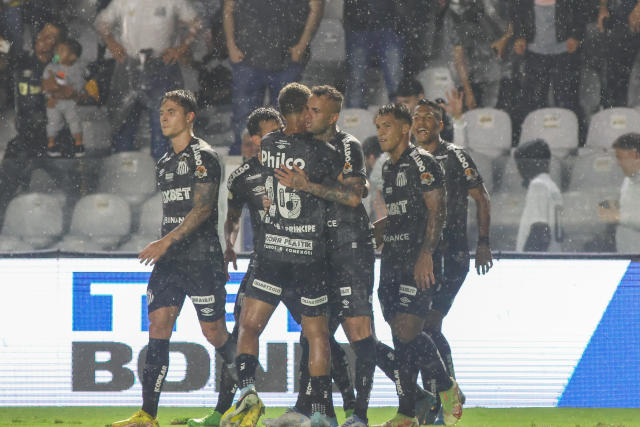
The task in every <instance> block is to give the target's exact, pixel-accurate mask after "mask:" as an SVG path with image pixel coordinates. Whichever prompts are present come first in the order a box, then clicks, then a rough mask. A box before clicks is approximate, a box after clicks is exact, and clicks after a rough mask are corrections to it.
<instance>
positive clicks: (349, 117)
mask: <svg viewBox="0 0 640 427" xmlns="http://www.w3.org/2000/svg"><path fill="white" fill-rule="evenodd" d="M373 117H374V113H372V112H371V111H368V110H364V109H362V108H345V109H344V110H342V112H341V113H340V118H339V119H338V128H339V129H340V130H342V131H344V132H347V133H350V134H351V135H353V136H355V137H356V138H358V140H359V141H360V142H362V141H364V140H365V139H367V138H368V137H370V136H375V135H377V133H378V132H377V130H376V126H375V125H374V124H373Z"/></svg>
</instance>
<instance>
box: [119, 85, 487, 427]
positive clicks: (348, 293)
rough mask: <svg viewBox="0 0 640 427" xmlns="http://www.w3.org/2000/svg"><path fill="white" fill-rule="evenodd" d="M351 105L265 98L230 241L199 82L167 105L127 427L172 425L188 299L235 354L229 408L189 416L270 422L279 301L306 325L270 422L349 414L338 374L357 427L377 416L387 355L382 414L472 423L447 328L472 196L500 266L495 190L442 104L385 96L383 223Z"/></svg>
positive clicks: (391, 425) (464, 267) (239, 183)
mask: <svg viewBox="0 0 640 427" xmlns="http://www.w3.org/2000/svg"><path fill="white" fill-rule="evenodd" d="M342 101H343V97H342V95H341V93H340V92H339V91H337V90H336V89H335V88H333V87H331V86H315V87H313V88H311V89H309V88H308V87H306V86H304V85H302V84H299V83H291V84H289V85H287V86H285V87H284V88H283V89H282V90H281V92H280V93H279V96H278V106H279V110H280V111H277V110H275V109H273V108H258V109H257V110H255V111H254V112H253V113H252V114H251V115H250V116H249V118H248V122H247V129H248V131H249V135H250V140H251V142H252V143H253V144H255V145H256V146H257V147H259V149H258V150H257V151H258V155H257V156H256V157H253V158H250V159H248V160H246V161H245V162H244V163H243V164H242V165H241V166H240V167H239V168H237V169H236V170H235V171H233V172H232V173H231V175H230V176H229V178H228V181H227V186H228V189H229V196H228V211H227V218H226V221H225V224H224V237H225V243H226V250H225V251H224V252H223V251H222V248H221V245H220V242H219V238H218V234H217V219H218V218H217V216H218V215H217V200H218V190H219V185H220V183H221V182H222V173H221V171H222V168H221V164H220V160H219V158H218V156H217V154H216V153H215V151H214V150H213V149H212V148H211V147H210V146H209V145H208V144H207V143H206V142H204V141H202V140H201V139H198V138H196V137H194V135H193V121H194V119H195V109H196V102H195V98H194V96H193V94H192V93H190V92H189V91H184V90H178V91H172V92H168V93H167V94H165V96H164V98H163V100H162V104H161V108H160V116H161V124H162V131H163V133H164V135H165V136H166V137H167V138H168V139H169V140H170V141H171V146H170V147H169V149H168V151H167V153H166V154H165V156H164V157H162V158H161V159H160V160H159V161H158V164H157V167H156V171H157V180H158V187H159V189H160V191H161V192H162V201H163V221H162V236H163V237H162V238H161V239H160V240H157V241H154V242H152V243H150V244H149V245H148V246H147V247H145V248H144V249H143V250H142V251H141V252H140V254H139V258H140V261H141V262H144V263H147V264H149V263H151V264H154V268H153V272H152V274H151V277H150V279H149V285H148V288H147V301H148V304H149V345H148V350H147V355H146V360H145V366H144V370H143V377H142V379H141V382H142V388H143V392H142V395H143V404H142V408H141V410H139V411H138V412H136V413H135V414H134V415H133V416H132V417H130V418H128V419H126V420H123V421H118V422H116V423H114V424H113V426H114V427H123V426H157V425H158V422H157V418H156V415H157V410H158V401H159V397H160V392H161V389H162V384H163V382H164V379H165V377H166V374H167V371H168V364H169V339H170V337H171V332H172V330H173V326H174V323H175V321H176V318H177V316H178V314H179V312H180V309H181V307H182V304H183V302H184V299H185V296H189V297H190V298H191V301H192V303H193V304H194V306H195V308H196V312H197V315H198V319H199V321H200V325H201V328H202V332H203V334H204V336H205V337H206V339H207V340H208V341H209V342H210V343H211V344H212V345H213V346H214V347H215V349H216V352H217V353H218V354H219V355H220V356H221V358H222V360H223V361H224V365H225V366H224V367H223V369H222V375H221V381H220V387H219V396H218V402H217V406H216V408H215V410H213V411H210V412H209V414H208V415H207V416H205V417H204V418H200V419H189V420H188V421H187V423H188V425H189V426H223V427H224V426H230V427H236V426H241V427H255V426H256V425H257V424H258V420H259V418H260V417H261V415H262V414H263V413H264V405H263V403H262V401H261V399H260V397H259V395H258V391H259V390H256V386H255V378H256V369H257V367H258V348H259V345H258V343H259V337H260V334H261V332H262V331H263V330H264V328H265V327H266V325H267V323H268V321H269V318H270V317H271V315H272V314H273V312H274V310H275V309H276V307H277V305H278V304H279V303H280V302H281V301H282V302H283V303H284V304H285V305H286V306H287V308H288V309H289V311H290V312H291V314H292V315H293V317H294V318H295V319H296V321H298V322H299V323H300V324H301V325H302V333H301V337H300V342H301V347H302V350H303V354H302V358H301V362H300V366H299V375H298V381H299V394H298V400H297V402H296V404H295V406H294V407H293V408H290V409H289V410H287V412H286V413H285V414H283V415H282V416H280V417H278V418H275V419H265V420H263V424H264V425H267V426H271V427H280V426H282V427H284V426H289V425H291V426H313V427H325V426H326V427H329V426H338V423H337V419H336V414H335V411H334V407H333V401H332V392H331V385H332V378H333V380H334V381H335V383H336V385H338V387H339V389H340V391H341V392H342V395H343V402H344V405H343V406H344V409H345V418H346V421H345V422H344V424H343V426H348V427H362V426H368V425H369V424H368V417H367V409H368V403H369V396H370V393H371V389H372V386H373V376H374V371H375V367H376V366H378V367H380V368H381V369H382V371H383V372H384V373H385V374H386V375H387V376H388V377H389V378H390V379H391V380H392V381H393V382H394V383H395V385H396V391H397V394H398V400H399V405H398V412H397V414H396V416H395V417H393V418H392V419H391V420H389V421H387V422H385V423H384V424H381V425H382V426H385V427H414V426H415V427H417V426H419V425H424V424H434V423H435V422H436V417H437V416H438V414H439V413H440V416H441V418H442V422H443V423H444V424H446V425H452V424H455V423H456V422H457V421H458V420H459V419H460V417H461V416H462V405H463V403H464V395H463V394H462V392H461V391H460V389H459V388H458V385H457V383H456V381H455V374H454V369H453V364H452V359H451V349H450V348H449V344H448V343H447V340H446V338H445V337H444V335H443V334H442V332H441V324H442V319H443V317H444V316H445V315H446V314H447V312H448V311H449V308H450V307H451V304H452V303H453V299H454V298H455V295H456V293H457V292H458V290H459V288H460V286H461V285H462V282H463V281H464V278H465V276H466V274H467V272H468V269H469V250H468V244H467V234H466V221H467V196H468V195H470V196H471V197H472V198H473V199H474V200H475V201H476V204H477V207H478V225H479V227H478V228H479V236H480V237H479V239H478V248H477V250H476V269H477V270H478V272H479V273H482V274H484V273H485V272H487V271H488V270H489V268H491V266H492V260H491V251H490V249H489V239H488V235H489V216H490V215H489V197H488V194H487V192H486V190H485V188H484V185H483V183H482V178H481V176H480V174H479V173H478V171H477V169H476V167H475V165H474V163H473V161H472V160H471V158H470V157H469V156H468V154H467V153H466V152H465V151H464V150H462V149H461V148H460V147H457V146H455V145H453V144H450V143H448V142H444V141H442V140H441V138H440V131H441V130H442V128H443V116H444V110H443V109H442V107H441V106H440V105H439V104H435V103H433V102H431V101H428V100H421V101H419V102H418V103H417V105H416V106H415V107H414V108H412V109H411V110H410V108H409V107H407V106H406V105H403V104H389V105H385V106H383V107H381V108H380V109H379V110H378V112H377V113H376V115H375V125H376V128H377V130H378V140H379V142H380V147H381V148H382V150H383V151H384V152H386V153H387V158H386V160H385V163H384V165H383V180H384V185H383V188H382V189H381V191H382V193H383V196H384V200H385V204H386V207H387V212H388V214H387V217H385V218H383V219H382V220H379V221H377V222H376V223H375V224H374V225H372V224H371V222H370V221H369V217H368V215H367V212H366V210H365V208H364V205H363V203H362V200H363V198H364V197H366V196H367V192H368V188H369V185H368V182H367V174H366V169H365V161H364V154H363V150H362V147H361V144H360V142H359V141H358V140H357V139H356V138H354V137H353V136H352V135H349V134H347V133H344V132H342V131H340V130H339V129H338V128H337V125H336V123H337V121H338V117H339V115H340V111H341V107H342ZM412 140H413V142H412ZM244 206H247V207H248V209H249V212H250V218H251V225H252V229H253V236H254V248H255V249H254V252H253V253H252V255H251V260H250V264H249V269H248V271H247V273H246V275H245V277H244V279H243V281H242V284H241V286H240V289H239V291H238V297H237V299H236V306H235V310H234V315H235V318H236V326H235V328H234V330H233V332H232V333H229V332H228V331H227V329H226V324H225V316H224V315H225V308H224V307H225V296H226V292H225V287H224V286H225V282H226V277H225V276H227V275H226V271H227V265H228V263H230V262H231V263H233V265H234V267H235V263H236V254H235V251H234V249H233V247H234V244H235V241H236V238H237V236H238V230H239V223H240V215H241V212H242V209H243V207H244ZM376 247H377V248H380V247H382V254H381V272H380V281H379V287H378V297H379V300H380V304H381V307H382V313H383V315H384V318H385V320H386V321H387V322H388V323H389V325H390V326H391V330H392V335H393V348H391V347H389V346H387V345H386V344H384V343H382V342H380V341H378V340H377V339H376V337H375V332H374V325H373V322H372V320H373V307H372V300H373V298H372V297H373V283H374V260H375V254H374V251H375V249H376ZM339 325H342V327H343V329H344V332H345V334H346V336H347V338H348V339H349V342H350V344H351V347H352V349H353V351H354V353H355V356H356V360H355V393H354V391H353V389H352V386H351V384H350V380H349V375H348V373H347V366H346V357H345V355H344V351H343V350H342V348H341V347H340V346H339V345H338V343H337V342H336V341H335V339H334V338H333V334H334V333H335V331H336V329H337V327H338V326H339ZM418 373H420V374H421V377H422V382H423V384H422V387H420V386H418V385H417V377H418ZM237 389H240V391H239V397H238V399H237V401H236V402H235V404H233V403H232V402H233V399H234V396H235V394H236V392H237Z"/></svg>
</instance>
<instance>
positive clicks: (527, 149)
mask: <svg viewBox="0 0 640 427" xmlns="http://www.w3.org/2000/svg"><path fill="white" fill-rule="evenodd" d="M513 157H514V158H515V159H535V160H549V159H551V150H550V149H549V144H547V141H545V140H544V139H540V138H538V139H534V140H531V141H527V142H524V143H522V144H520V145H518V147H516V149H515V151H514V153H513Z"/></svg>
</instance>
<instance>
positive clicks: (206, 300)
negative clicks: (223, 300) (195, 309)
mask: <svg viewBox="0 0 640 427" xmlns="http://www.w3.org/2000/svg"><path fill="white" fill-rule="evenodd" d="M191 302H193V303H194V304H213V303H214V302H216V297H215V295H206V296H192V297H191Z"/></svg>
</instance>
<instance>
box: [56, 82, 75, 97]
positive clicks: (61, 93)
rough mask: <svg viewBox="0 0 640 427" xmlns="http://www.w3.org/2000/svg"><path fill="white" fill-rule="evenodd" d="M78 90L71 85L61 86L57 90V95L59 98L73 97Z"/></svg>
mask: <svg viewBox="0 0 640 427" xmlns="http://www.w3.org/2000/svg"><path fill="white" fill-rule="evenodd" d="M75 93H76V91H75V90H73V88H72V87H71V86H70V85H66V86H59V87H58V90H56V93H55V97H56V98H58V99H72V98H73V97H74V95H75Z"/></svg>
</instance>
